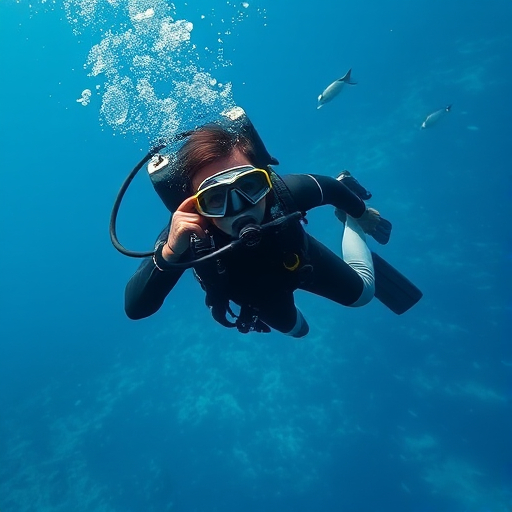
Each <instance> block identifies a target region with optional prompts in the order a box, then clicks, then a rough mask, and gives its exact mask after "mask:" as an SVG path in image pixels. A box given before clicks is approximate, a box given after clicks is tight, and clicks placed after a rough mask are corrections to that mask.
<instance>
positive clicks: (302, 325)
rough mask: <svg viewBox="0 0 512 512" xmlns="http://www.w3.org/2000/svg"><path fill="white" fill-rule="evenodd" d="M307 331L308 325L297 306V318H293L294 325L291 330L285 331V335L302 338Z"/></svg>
mask: <svg viewBox="0 0 512 512" xmlns="http://www.w3.org/2000/svg"><path fill="white" fill-rule="evenodd" d="M308 332H309V325H308V323H307V321H306V319H305V318H304V315H303V314H302V313H301V312H300V310H299V309H298V308H297V319H296V320H295V325H294V326H293V328H292V330H291V331H289V332H287V333H285V334H286V335H287V336H291V337H292V338H303V337H304V336H306V334H308Z"/></svg>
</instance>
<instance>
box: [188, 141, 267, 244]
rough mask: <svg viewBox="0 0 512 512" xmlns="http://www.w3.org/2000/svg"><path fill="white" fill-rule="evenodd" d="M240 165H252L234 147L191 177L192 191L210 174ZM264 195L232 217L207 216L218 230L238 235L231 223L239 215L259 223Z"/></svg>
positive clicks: (263, 204)
mask: <svg viewBox="0 0 512 512" xmlns="http://www.w3.org/2000/svg"><path fill="white" fill-rule="evenodd" d="M240 165H252V164H251V162H250V161H249V160H248V159H247V157H246V156H245V155H244V154H243V153H242V152H241V151H240V150H238V149H236V148H235V149H234V150H233V151H232V152H231V154H230V155H229V156H226V157H223V158H219V159H218V160H215V162H212V163H211V164H208V165H206V166H204V167H202V168H201V169H200V170H199V171H198V172H197V173H196V174H195V175H194V177H193V178H192V187H193V189H194V192H197V189H198V187H199V185H200V184H201V183H202V182H203V181H204V180H205V179H207V178H209V177H210V176H213V175H214V174H217V173H218V172H221V171H224V170H226V169H230V168H232V167H238V166H240ZM265 205H266V201H265V197H264V198H263V199H261V200H260V201H258V202H257V203H256V204H255V205H254V206H253V207H251V208H249V209H247V210H244V211H243V212H241V213H240V214H238V215H235V216H232V217H216V218H209V220H210V222H211V223H212V224H214V225H215V226H217V227H218V228H219V229H220V230H222V231H224V233H226V234H228V235H230V236H232V237H236V236H238V232H237V231H236V230H235V229H233V225H234V224H235V222H236V220H237V219H239V218H240V217H245V216H250V217H253V218H254V220H255V221H256V223H257V224H261V222H262V221H263V217H264V216H265Z"/></svg>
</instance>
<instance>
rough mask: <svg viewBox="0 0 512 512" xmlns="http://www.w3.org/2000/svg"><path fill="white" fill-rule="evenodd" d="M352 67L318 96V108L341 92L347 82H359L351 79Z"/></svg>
mask: <svg viewBox="0 0 512 512" xmlns="http://www.w3.org/2000/svg"><path fill="white" fill-rule="evenodd" d="M351 72H352V69H349V70H348V71H347V73H346V75H345V76H342V77H341V78H339V79H338V80H336V81H334V82H333V83H332V84H331V85H328V86H327V87H326V88H325V90H324V91H323V92H322V94H320V96H318V106H317V107H316V108H317V109H319V108H322V107H323V106H324V105H325V104H326V103H327V102H329V101H331V100H333V99H334V98H335V97H336V96H338V94H339V93H340V92H341V90H342V89H343V87H344V85H345V84H348V85H356V84H357V82H351V81H350V73H351Z"/></svg>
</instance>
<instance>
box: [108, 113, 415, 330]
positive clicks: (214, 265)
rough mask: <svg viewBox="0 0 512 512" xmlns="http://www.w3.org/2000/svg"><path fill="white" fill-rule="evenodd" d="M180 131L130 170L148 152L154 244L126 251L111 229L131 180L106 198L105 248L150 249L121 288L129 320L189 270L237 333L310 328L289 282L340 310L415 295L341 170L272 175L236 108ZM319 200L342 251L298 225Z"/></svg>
mask: <svg viewBox="0 0 512 512" xmlns="http://www.w3.org/2000/svg"><path fill="white" fill-rule="evenodd" d="M179 138H180V139H181V141H182V145H181V147H180V148H179V149H178V150H177V151H176V152H175V153H174V154H173V155H163V154H159V153H158V151H159V150H160V149H162V148H157V150H154V151H153V152H150V153H149V154H148V155H147V156H146V157H145V159H143V161H142V162H141V163H139V165H138V166H137V167H138V168H136V169H134V171H132V174H133V176H134V173H136V172H138V170H139V169H140V167H142V165H144V163H145V162H147V160H149V159H150V158H151V161H150V163H149V165H148V172H149V175H150V178H151V180H152V182H153V185H154V187H155V190H156V191H157V193H158V194H159V195H160V197H161V199H162V200H163V202H164V204H165V205H166V206H167V207H168V209H169V210H170V211H171V212H172V215H171V220H170V222H169V224H168V225H167V226H166V228H165V229H164V230H163V231H162V232H161V233H160V235H159V236H158V238H157V241H156V244H155V249H154V251H152V252H149V253H133V252H131V251H127V250H125V249H124V248H123V247H122V246H121V245H120V244H119V242H118V241H117V237H116V235H115V219H116V216H117V210H118V208H119V204H120V201H121V199H122V196H123V195H124V192H125V191H126V188H127V186H128V185H129V182H130V181H131V180H127V182H128V184H127V182H125V187H124V190H123V189H122V191H121V192H120V195H119V196H118V200H117V202H116V205H115V206H114V211H113V214H112V218H111V236H112V240H113V242H114V245H115V246H116V247H117V248H118V249H119V250H121V251H122V252H124V253H125V254H128V255H130V256H139V257H140V256H142V255H145V256H148V257H146V259H144V260H143V262H142V263H141V265H140V267H139V268H138V270H137V271H136V272H135V274H134V275H133V277H132V278H131V279H130V280H129V282H128V284H127V286H126V291H125V311H126V314H127V316H128V317H129V318H131V319H141V318H145V317H148V316H150V315H152V314H154V313H155V312H156V311H158V309H159V308H160V307H161V306H162V304H163V302H164V300H165V298H166V297H167V295H168V294H169V293H170V292H171V290H172V289H173V287H174V286H175V285H176V283H177V282H178V280H179V279H180V277H181V276H182V274H183V272H184V271H185V269H187V268H191V267H192V268H193V271H194V275H195V277H196V278H197V280H198V281H199V283H200V285H201V287H202V288H203V290H204V291H205V293H206V300H205V302H206V305H207V306H208V307H209V308H210V310H211V313H212V316H213V318H214V319H215V320H216V321H217V322H219V323H220V324H222V325H223V326H225V327H231V328H237V329H238V330H239V331H240V332H242V333H247V332H250V331H257V332H270V331H271V329H274V330H277V331H279V332H281V333H283V334H286V335H289V336H292V337H294V338H301V337H303V336H305V335H306V334H307V333H308V332H309V326H308V323H307V321H306V319H305V318H304V316H303V315H302V313H301V312H300V310H299V309H298V308H297V307H296V305H295V301H294V291H295V290H297V289H301V290H305V291H308V292H311V293H314V294H316V295H320V296H322V297H325V298H327V299H330V300H332V301H334V302H337V303H338V304H341V305H344V306H349V307H360V306H363V305H365V304H367V303H368V302H370V300H371V299H372V298H373V296H374V295H376V296H377V298H378V299H379V300H381V302H383V303H384V304H385V305H387V306H388V307H389V308H390V309H391V310H392V311H394V312H395V313H397V314H401V313H403V312H405V311H407V310H408V309H409V308H410V307H412V306H413V305H414V304H415V303H416V302H417V301H418V300H419V299H420V298H421V296H422V294H421V292H420V291H419V290H418V289H417V288H416V287H415V286H414V285H413V284H412V283H411V282H410V281H408V280H407V279H406V278H405V277H404V276H403V275H402V274H400V273H399V272H398V271H397V270H396V269H394V268H393V267H392V266H391V265H389V264H388V263H387V262H386V261H385V260H383V259H382V258H380V257H379V256H378V255H377V254H375V253H374V252H372V251H370V249H369V248H368V245H367V243H366V235H370V236H372V237H374V238H375V239H376V240H377V241H378V242H379V243H381V244H385V243H387V242H388V240H389V236H390V233H391V224H390V223H389V221H387V220H385V219H383V218H382V217H381V216H380V214H379V213H378V212H377V211H376V210H374V209H372V208H368V207H367V206H366V204H365V202H364V201H365V200H367V199H369V198H370V197H371V194H370V193H369V192H368V191H367V190H366V189H365V188H364V187H362V186H361V185H360V184H359V183H358V182H357V180H356V179H355V178H354V177H353V176H352V175H351V174H350V173H349V172H348V171H344V172H342V173H341V174H340V176H338V178H333V177H329V176H322V175H319V174H290V175H286V176H282V177H281V176H279V175H278V174H277V173H276V172H275V171H274V169H273V167H272V166H274V165H277V164H278V161H277V160H276V159H275V158H273V157H271V156H270V154H269V153H268V151H267V150H266V148H265V146H264V144H263V142H262V141H261V138H260V137H259V135H258V133H257V132H256V130H255V129H254V126H253V125H252V123H251V122H250V121H249V119H248V117H247V116H246V115H245V112H244V111H243V110H242V109H241V108H239V107H236V108H234V109H232V110H230V111H228V112H226V113H223V116H222V118H221V120H220V121H219V122H215V123H210V124H207V125H204V126H202V127H199V128H196V129H194V130H191V131H190V132H186V133H184V134H181V135H180V136H179ZM133 176H132V177H133ZM323 205H332V206H334V208H335V214H336V217H337V218H338V219H339V221H340V222H341V223H342V224H343V226H344V229H343V237H342V242H341V256H338V255H336V254H334V253H333V252H332V251H331V250H329V249H328V248H327V247H326V246H324V245H323V244H322V243H321V242H319V241H318V240H317V239H316V238H314V237H313V236H311V235H310V234H309V233H307V232H306V231H305V229H304V227H303V224H305V223H306V222H307V221H306V218H305V216H306V213H307V212H308V211H309V210H311V209H312V208H316V207H318V206H323ZM232 304H236V305H237V306H238V312H237V313H235V311H234V310H233V309H232ZM228 317H229V318H228Z"/></svg>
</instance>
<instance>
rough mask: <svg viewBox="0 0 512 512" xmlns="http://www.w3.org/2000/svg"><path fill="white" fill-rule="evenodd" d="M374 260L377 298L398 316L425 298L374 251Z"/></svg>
mask: <svg viewBox="0 0 512 512" xmlns="http://www.w3.org/2000/svg"><path fill="white" fill-rule="evenodd" d="M372 258H373V267H374V271H375V297H376V298H377V299H379V300H380V302H382V304H384V305H385V306H387V307H388V308H389V309H390V310H391V311H393V313H396V314H397V315H401V314H402V313H405V312H406V311H408V310H409V309H411V308H412V307H413V306H414V305H415V304H416V303H417V302H418V301H419V300H420V299H421V298H422V297H423V293H422V292H421V290H419V288H417V287H416V286H415V285H414V284H412V283H411V281H409V279H407V278H406V277H405V276H404V275H403V274H401V273H400V272H399V271H398V270H397V269H396V268H395V267H393V266H392V265H390V264H389V263H388V262H387V261H386V260H385V259H384V258H382V257H380V256H379V255H378V254H377V253H375V252H373V251H372Z"/></svg>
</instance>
